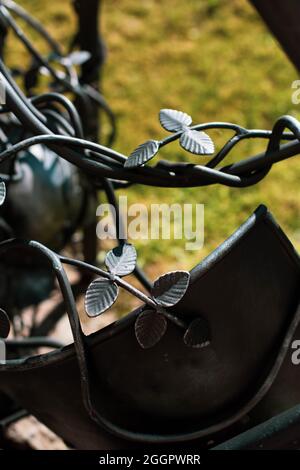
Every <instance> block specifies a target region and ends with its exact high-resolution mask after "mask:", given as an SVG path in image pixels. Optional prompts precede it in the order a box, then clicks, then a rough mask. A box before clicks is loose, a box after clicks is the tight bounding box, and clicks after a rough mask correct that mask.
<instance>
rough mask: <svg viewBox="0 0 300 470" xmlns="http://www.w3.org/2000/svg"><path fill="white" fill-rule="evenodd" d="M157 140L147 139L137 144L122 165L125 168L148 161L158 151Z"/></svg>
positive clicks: (134, 166)
mask: <svg viewBox="0 0 300 470" xmlns="http://www.w3.org/2000/svg"><path fill="white" fill-rule="evenodd" d="M158 149H159V142H158V141H157V140H147V142H144V143H143V144H141V145H139V146H138V147H137V148H136V149H135V150H134V151H133V152H132V153H131V154H130V155H129V157H128V158H127V160H126V162H125V164H124V166H125V167H126V168H136V167H138V166H141V165H143V164H144V163H146V162H149V160H151V159H152V158H153V157H154V156H155V155H156V154H157V152H158Z"/></svg>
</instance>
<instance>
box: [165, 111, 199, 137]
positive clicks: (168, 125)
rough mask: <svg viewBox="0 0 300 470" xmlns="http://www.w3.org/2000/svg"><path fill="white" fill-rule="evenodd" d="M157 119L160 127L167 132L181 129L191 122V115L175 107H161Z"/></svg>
mask: <svg viewBox="0 0 300 470" xmlns="http://www.w3.org/2000/svg"><path fill="white" fill-rule="evenodd" d="M159 121H160V123H161V125H162V127H163V128H164V129H166V131H169V132H178V131H182V130H183V129H185V128H186V127H188V126H190V125H191V124H192V118H191V116H189V115H188V114H186V113H183V112H182V111H176V110H175V109H161V110H160V112H159Z"/></svg>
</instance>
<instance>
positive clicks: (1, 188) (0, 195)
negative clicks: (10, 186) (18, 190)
mask: <svg viewBox="0 0 300 470" xmlns="http://www.w3.org/2000/svg"><path fill="white" fill-rule="evenodd" d="M5 198H6V186H5V183H4V181H0V206H2V204H3V203H4V201H5Z"/></svg>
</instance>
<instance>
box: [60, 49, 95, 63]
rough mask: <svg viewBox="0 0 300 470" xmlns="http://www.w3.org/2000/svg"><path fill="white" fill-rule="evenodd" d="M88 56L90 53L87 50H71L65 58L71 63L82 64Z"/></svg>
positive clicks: (89, 56)
mask: <svg viewBox="0 0 300 470" xmlns="http://www.w3.org/2000/svg"><path fill="white" fill-rule="evenodd" d="M90 58H91V54H90V52H88V51H73V52H71V54H69V55H68V56H67V57H66V59H67V60H68V61H70V62H71V64H73V65H82V64H84V63H85V62H87V61H88V60H89V59H90Z"/></svg>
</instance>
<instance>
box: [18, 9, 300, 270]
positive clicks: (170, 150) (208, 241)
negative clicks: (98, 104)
mask: <svg viewBox="0 0 300 470" xmlns="http://www.w3.org/2000/svg"><path fill="white" fill-rule="evenodd" d="M22 5H23V6H24V7H25V8H27V9H28V10H29V11H30V12H32V13H33V14H35V15H36V16H37V18H39V19H40V20H42V22H43V23H44V25H46V26H47V27H48V28H49V30H50V31H51V32H52V34H53V36H54V37H55V38H56V39H58V40H59V41H60V42H61V43H62V44H67V43H68V41H69V40H70V38H71V36H72V34H73V32H74V27H75V22H74V17H73V14H72V10H71V5H70V2H66V1H65V2H61V1H60V2H59V1H56V0H53V1H52V2H46V1H43V0H23V1H22ZM102 26H103V33H104V38H105V40H106V43H107V47H108V60H107V64H106V66H105V69H104V74H103V91H104V94H105V96H106V98H107V100H108V102H109V103H110V105H111V107H112V108H113V110H114V111H115V112H116V114H117V117H118V121H119V133H118V138H117V141H116V144H115V148H116V150H119V151H121V152H123V153H125V154H129V153H130V152H131V151H132V150H133V149H134V148H135V147H136V146H137V145H138V144H140V143H141V142H143V141H144V140H147V139H149V138H157V139H160V138H162V137H163V136H164V135H166V134H165V132H164V131H163V130H162V129H161V127H160V125H159V123H158V111H159V109H160V108H165V107H167V108H175V109H180V110H183V111H185V112H187V113H189V114H191V115H192V116H193V120H194V122H195V123H203V122H207V121H215V120H218V121H221V120H224V121H231V122H237V123H239V124H241V125H242V126H246V127H253V128H266V129H270V128H271V127H272V125H273V123H274V121H275V120H276V119H277V118H278V117H279V116H280V115H283V114H292V115H295V116H296V117H298V118H299V117H300V112H299V111H300V108H299V107H297V106H295V105H292V103H291V83H292V81H293V80H295V79H297V78H298V77H297V73H296V71H295V70H294V69H293V68H292V66H291V65H290V64H289V62H288V59H287V58H286V57H285V55H284V54H283V52H282V51H281V50H280V48H279V46H278V45H277V44H276V42H275V40H274V39H273V38H272V37H271V35H270V33H269V32H268V31H267V29H266V27H265V26H264V24H263V23H262V21H261V20H260V18H259V16H258V15H257V13H256V12H255V11H254V9H253V8H252V7H251V6H250V5H249V4H248V3H247V2H245V1H244V0H231V1H230V2H228V1H226V0H209V1H208V0H205V1H204V0H201V1H200V0H186V1H185V2H182V1H181V0H164V1H161V0H143V1H137V0H110V1H105V0H104V2H103V14H102ZM33 37H34V36H33ZM35 41H36V43H37V41H38V39H37V38H36V37H35ZM41 47H42V46H41ZM9 57H10V61H11V62H12V63H13V62H15V63H19V64H20V63H22V62H23V61H25V60H26V59H25V55H24V52H23V50H22V49H21V47H20V45H19V43H18V42H17V41H16V40H15V39H11V40H10V43H9ZM213 136H214V139H215V142H216V145H217V148H218V147H219V146H220V145H221V144H222V142H224V140H225V139H226V138H227V137H228V134H225V133H221V132H218V133H215V134H214V135H213ZM263 145H264V144H263V143H259V142H257V141H256V142H245V143H244V144H243V145H242V146H240V147H238V151H236V152H235V154H234V158H235V159H239V158H242V157H243V156H247V155H248V156H249V155H251V154H254V153H256V152H258V151H260V150H261V149H263V148H264V147H263ZM161 156H162V157H163V158H165V159H173V160H176V159H177V160H183V159H185V160H187V161H191V162H200V161H201V157H193V156H189V155H186V154H184V152H183V151H182V150H180V148H179V146H178V144H177V143H173V144H171V145H170V146H168V147H166V148H164V149H163V150H162V152H161ZM299 181H300V161H297V159H293V160H290V161H288V162H284V163H281V164H279V165H277V166H276V168H273V170H272V172H271V174H270V175H269V176H268V177H267V178H266V179H265V180H264V181H263V182H261V183H260V184H258V185H257V186H255V187H250V188H247V189H242V190H238V189H230V188H227V187H222V186H211V187H208V188H198V189H197V188H196V189H182V190H181V189H178V190H174V189H157V188H150V187H144V186H136V187H134V188H131V189H130V190H129V191H128V196H129V201H130V202H136V201H138V202H145V203H146V204H150V203H151V202H155V203H158V202H162V201H164V202H170V203H171V202H180V203H184V202H186V203H196V202H197V203H203V204H205V245H204V248H203V249H202V250H201V251H200V252H192V251H191V252H186V251H185V249H184V245H185V242H184V240H183V241H178V240H175V241H174V240H172V241H155V240H153V241H148V242H147V243H145V242H144V241H140V242H136V243H135V244H136V246H137V248H138V254H139V259H140V260H141V261H142V264H144V265H147V266H148V269H149V272H150V273H151V274H153V273H158V272H163V271H166V270H167V269H171V268H178V267H180V268H183V267H184V268H191V267H192V266H193V265H195V264H196V263H197V262H198V261H199V260H200V259H202V258H203V257H204V256H205V255H207V254H208V253H209V252H210V251H211V250H212V249H214V248H215V247H216V246H217V245H218V244H219V243H221V242H222V241H223V240H224V239H225V238H226V237H227V236H229V235H230V234H231V233H232V231H233V230H234V229H235V228H237V227H238V226H239V224H240V223H241V222H243V220H245V219H246V218H247V217H248V216H249V215H250V214H251V212H252V211H253V210H254V209H255V208H256V207H257V205H258V204H260V203H264V204H266V205H267V206H268V207H269V208H270V209H271V211H272V212H273V214H274V215H275V217H276V218H277V220H278V221H279V223H280V224H281V225H282V226H283V228H284V229H285V230H286V232H287V234H288V235H289V237H290V238H291V240H292V241H293V243H294V244H295V245H296V247H297V248H298V249H299V248H300V219H299V211H300V201H299V187H298V186H299ZM122 194H125V193H124V192H123V193H122Z"/></svg>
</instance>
